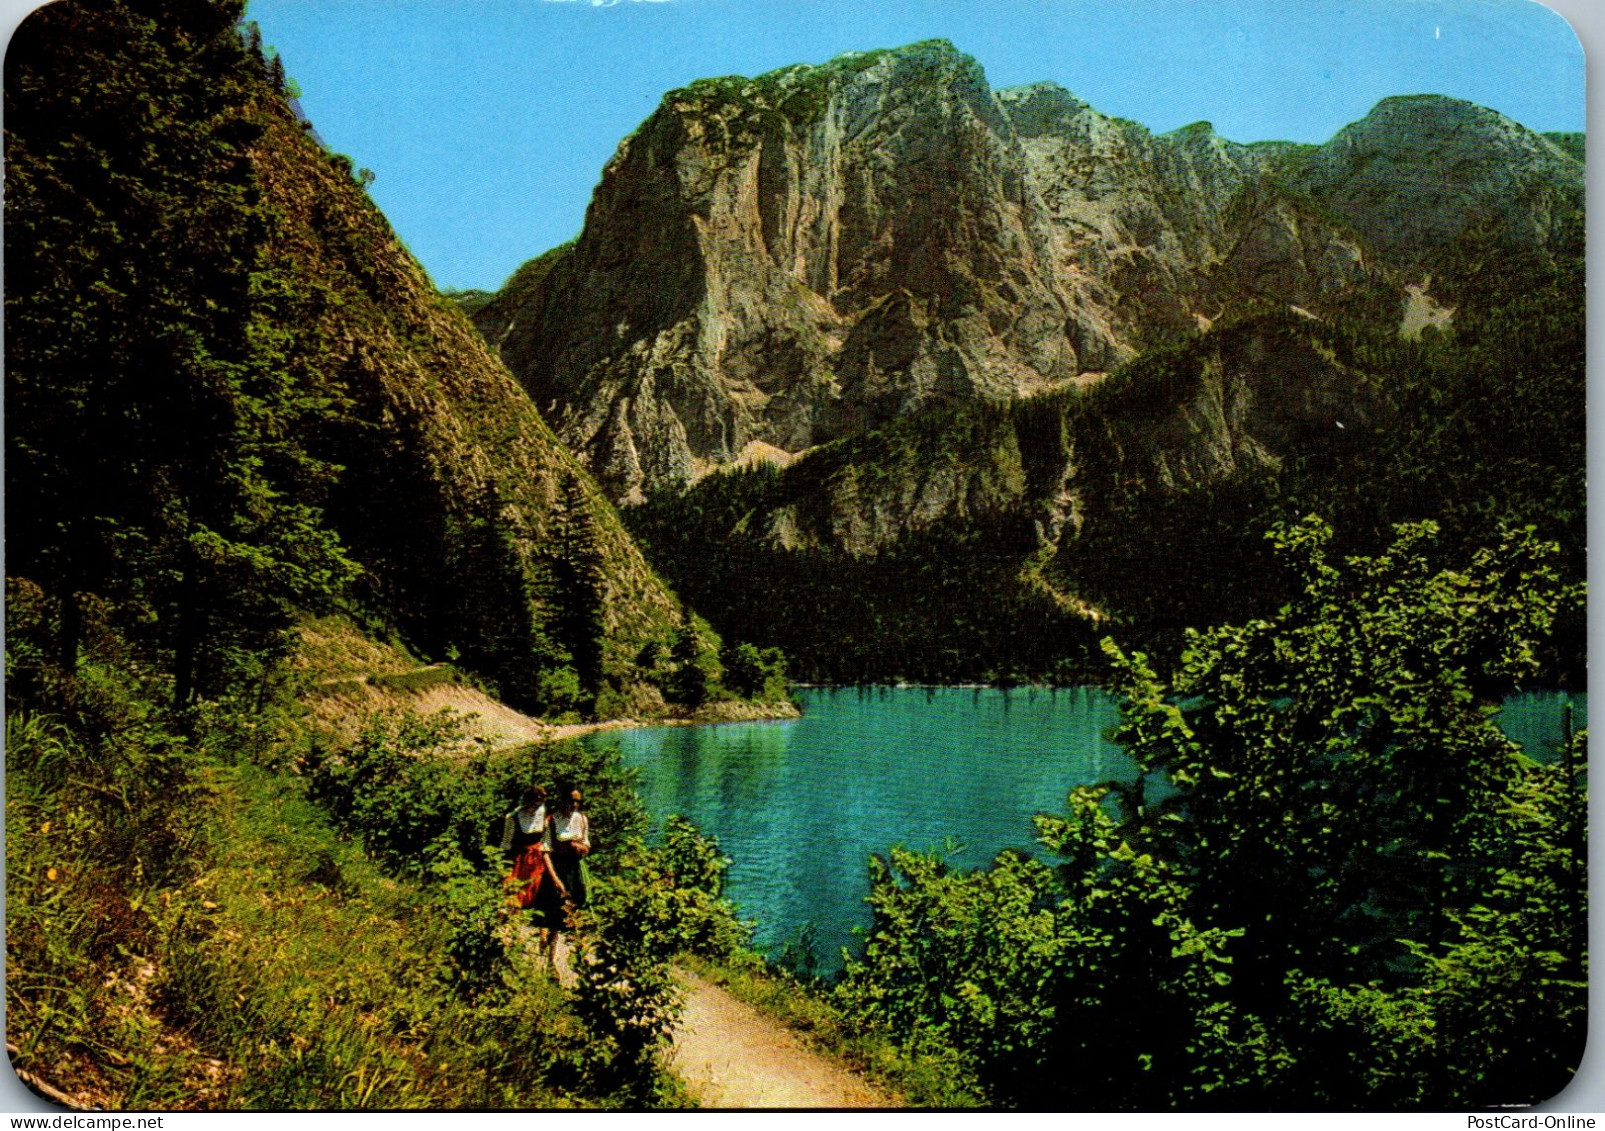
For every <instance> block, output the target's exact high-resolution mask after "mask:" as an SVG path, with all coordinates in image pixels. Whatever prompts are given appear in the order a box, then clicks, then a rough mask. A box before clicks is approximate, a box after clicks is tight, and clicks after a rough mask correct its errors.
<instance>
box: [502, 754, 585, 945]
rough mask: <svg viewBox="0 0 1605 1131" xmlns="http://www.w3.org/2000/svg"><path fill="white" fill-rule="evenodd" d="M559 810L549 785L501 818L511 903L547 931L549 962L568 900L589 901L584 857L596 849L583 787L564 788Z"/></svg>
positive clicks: (574, 904)
mask: <svg viewBox="0 0 1605 1131" xmlns="http://www.w3.org/2000/svg"><path fill="white" fill-rule="evenodd" d="M561 794H562V795H561V797H560V798H559V801H558V804H557V808H556V811H555V812H553V811H549V810H548V808H547V804H546V790H545V789H544V788H543V787H541V786H538V785H532V786H530V787H528V788H527V789H525V790H524V795H523V799H522V800H521V802H520V803H519V807H518V808H517V809H514V810H513V811H512V812H511V813H508V814H507V815H506V817H504V818H503V820H502V843H501V850H502V855H503V857H506V858H510V859H511V861H512V866H513V870H512V873H511V874H510V875H509V876H508V877H507V884H508V887H509V888H510V889H512V894H511V896H510V898H509V903H511V904H513V905H514V906H516V907H518V908H520V909H522V910H527V911H529V912H530V918H531V920H532V922H533V923H534V925H535V926H536V927H539V928H543V929H544V930H545V932H546V946H545V952H546V961H547V965H548V966H550V965H551V964H552V961H553V957H554V955H555V954H556V952H557V940H558V936H559V935H560V934H561V933H562V932H563V930H564V928H565V927H567V926H568V922H567V914H566V911H565V908H564V904H565V903H567V904H569V905H571V906H572V907H575V908H579V907H583V906H585V901H586V896H587V892H586V886H587V885H586V876H585V864H584V861H585V857H586V856H587V855H588V854H589V853H590V851H591V826H590V821H589V820H588V819H587V818H586V816H585V814H584V813H583V812H581V811H580V801H581V793H580V791H579V790H578V789H573V788H563V789H562V790H561Z"/></svg>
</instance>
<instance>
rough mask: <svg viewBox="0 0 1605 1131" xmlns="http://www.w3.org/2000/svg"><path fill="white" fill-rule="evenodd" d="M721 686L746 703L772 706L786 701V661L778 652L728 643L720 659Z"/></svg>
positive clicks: (774, 649)
mask: <svg viewBox="0 0 1605 1131" xmlns="http://www.w3.org/2000/svg"><path fill="white" fill-rule="evenodd" d="M720 658H721V661H722V663H723V664H724V683H725V686H726V687H728V688H729V689H730V690H731V691H734V692H735V693H736V694H737V695H740V696H742V697H743V698H746V699H758V700H760V701H762V702H775V701H777V700H783V699H785V697H786V657H785V655H784V654H783V653H782V652H781V651H780V649H779V648H764V649H761V650H760V649H759V648H758V647H757V646H756V645H754V644H737V645H735V646H734V647H731V646H730V644H729V642H728V641H727V642H726V644H725V646H724V648H723V650H722V651H721V655H720Z"/></svg>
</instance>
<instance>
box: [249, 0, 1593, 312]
mask: <svg viewBox="0 0 1605 1131" xmlns="http://www.w3.org/2000/svg"><path fill="white" fill-rule="evenodd" d="M248 15H249V16H250V17H251V18H253V19H256V20H257V21H258V22H259V23H260V24H261V25H262V31H263V38H264V39H265V40H266V42H267V43H268V44H269V45H271V46H272V47H274V48H276V49H277V50H278V51H279V52H280V54H281V55H282V56H283V58H284V61H285V65H286V68H287V69H288V71H289V74H290V76H291V77H292V78H293V79H294V80H295V81H296V83H297V84H298V85H299V87H300V88H301V92H302V98H301V103H302V107H303V109H304V110H305V111H306V113H307V115H308V116H309V117H310V118H311V119H312V121H313V124H314V125H315V126H316V127H317V130H318V132H319V134H320V135H321V136H322V137H323V138H324V140H325V141H326V142H327V143H328V144H329V146H330V147H331V148H333V149H335V150H337V151H339V152H341V153H346V154H349V155H350V156H351V158H352V159H353V161H355V162H356V164H357V165H358V166H359V167H361V166H366V167H368V168H371V169H372V170H373V171H374V172H375V174H376V175H377V181H376V182H375V184H374V185H373V187H372V189H371V190H370V191H371V192H372V195H373V197H374V199H375V200H376V201H377V202H378V204H379V206H380V207H381V208H382V209H384V211H385V214H386V215H387V216H388V217H389V218H390V221H391V223H392V224H393V225H394V226H395V228H396V231H397V232H398V233H399V234H400V235H401V237H402V239H404V240H405V241H406V242H407V245H408V246H409V247H410V248H411V249H412V251H413V253H414V254H416V255H417V256H418V258H419V259H420V260H421V261H422V262H423V264H424V266H425V267H426V268H428V270H429V272H430V274H431V275H432V277H433V278H434V280H435V282H436V283H437V284H438V285H440V286H443V287H483V288H487V289H493V288H495V287H498V286H500V285H501V283H502V282H503V280H505V279H506V277H507V276H508V275H509V274H511V273H512V271H513V270H514V268H516V267H517V266H518V265H519V264H520V263H522V262H523V261H524V260H526V259H528V258H530V257H531V256H534V255H537V254H539V253H540V252H541V251H544V250H545V249H546V248H548V247H551V246H552V245H554V244H557V243H561V242H562V241H563V240H566V239H569V238H571V237H572V236H574V235H576V234H577V233H578V232H579V229H580V227H581V225H582V224H583V222H584V215H585V206H586V204H587V202H588V201H589V199H590V194H591V190H592V189H593V188H594V187H595V185H596V181H597V178H598V176H599V174H600V173H601V169H602V166H603V164H604V163H605V162H606V161H607V159H608V157H610V156H611V155H612V153H613V150H614V149H615V148H616V147H617V145H618V143H619V141H620V139H622V138H623V137H624V136H625V135H627V134H628V133H629V132H630V131H631V130H633V129H634V128H635V127H636V126H637V125H639V124H640V122H641V121H642V120H643V119H644V118H645V117H646V116H647V115H648V114H650V113H651V112H652V110H653V108H654V107H655V106H656V105H657V104H658V101H659V99H660V98H661V97H662V95H663V93H664V92H665V91H668V90H671V89H673V88H675V87H677V86H683V85H685V84H686V83H688V82H691V81H692V80H694V79H697V78H702V77H705V76H710V75H730V74H744V75H753V74H759V73H761V72H763V71H767V70H773V69H774V68H776V67H781V66H785V65H787V64H790V63H797V62H809V63H817V62H823V61H825V60H826V59H829V58H830V57H831V56H833V55H836V54H838V53H840V52H842V51H849V50H866V49H871V48H876V47H889V46H896V45H898V44H903V43H910V42H913V41H915V40H920V39H930V38H935V37H942V38H946V39H950V40H952V41H953V43H954V44H955V45H956V46H957V47H958V48H959V49H960V50H962V51H965V52H967V53H968V54H970V55H973V56H974V57H975V58H976V59H977V60H979V61H980V63H981V65H982V66H983V67H984V68H985V69H986V72H987V77H988V78H989V79H990V80H991V82H992V85H993V86H994V87H1007V86H1017V85H1020V84H1022V83H1027V82H1035V81H1038V80H1044V79H1046V80H1051V81H1054V82H1057V83H1059V84H1061V85H1063V86H1065V87H1067V88H1068V89H1070V90H1071V91H1073V92H1075V93H1076V94H1077V95H1079V96H1080V97H1082V98H1084V99H1086V100H1087V101H1088V102H1090V103H1092V105H1093V106H1095V107H1097V108H1098V109H1099V110H1102V111H1104V112H1105V113H1110V114H1116V115H1119V116H1120V117H1124V118H1131V119H1134V120H1136V121H1138V122H1141V123H1143V124H1144V125H1146V126H1148V127H1149V128H1151V129H1153V130H1154V131H1156V132H1164V131H1167V130H1171V129H1175V128H1177V127H1178V126H1182V125H1186V124H1187V123H1189V122H1194V121H1198V120H1200V119H1207V120H1209V121H1211V122H1213V123H1214V125H1215V128H1216V129H1217V130H1218V131H1219V132H1220V133H1222V134H1223V135H1225V136H1226V137H1229V138H1232V139H1233V140H1236V141H1258V140H1263V139H1267V138H1283V139H1288V140H1295V141H1314V142H1319V141H1325V140H1326V139H1327V138H1329V137H1331V136H1332V134H1334V133H1335V132H1337V130H1338V129H1340V128H1341V127H1342V126H1344V125H1346V124H1347V123H1349V122H1351V121H1353V120H1355V119H1357V118H1359V117H1362V116H1363V115H1364V114H1365V113H1366V111H1368V110H1369V109H1370V108H1371V107H1372V106H1373V105H1375V104H1376V103H1377V102H1378V101H1379V100H1380V99H1382V98H1385V97H1387V96H1389V95H1393V94H1416V93H1437V94H1447V95H1452V96H1454V97H1458V98H1465V99H1469V100H1471V101H1473V102H1479V103H1481V104H1483V105H1485V106H1491V107H1493V108H1494V109H1496V110H1499V111H1501V112H1502V113H1505V114H1507V115H1509V116H1510V117H1512V118H1515V119H1516V120H1517V121H1520V122H1523V123H1524V124H1526V125H1529V126H1531V127H1533V128H1534V129H1539V130H1581V129H1582V128H1583V109H1584V101H1583V72H1584V65H1583V55H1582V49H1581V47H1580V46H1579V45H1578V43H1577V40H1576V38H1575V37H1574V36H1573V34H1572V32H1571V30H1570V29H1569V27H1568V26H1567V25H1566V23H1565V22H1564V21H1563V20H1562V19H1561V18H1560V17H1559V16H1557V15H1556V14H1555V13H1553V12H1551V11H1550V10H1549V9H1547V8H1545V7H1543V6H1541V5H1540V4H1538V3H1536V2H1534V0H880V2H876V0H250V5H249V10H248Z"/></svg>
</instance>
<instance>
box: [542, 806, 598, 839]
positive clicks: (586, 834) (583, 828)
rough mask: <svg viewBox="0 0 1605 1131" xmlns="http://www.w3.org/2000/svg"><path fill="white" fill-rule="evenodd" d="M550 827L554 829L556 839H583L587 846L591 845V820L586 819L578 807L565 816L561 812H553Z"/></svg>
mask: <svg viewBox="0 0 1605 1131" xmlns="http://www.w3.org/2000/svg"><path fill="white" fill-rule="evenodd" d="M552 828H553V829H554V830H555V831H556V833H557V839H558V840H566V841H575V840H577V841H583V842H584V843H585V846H586V847H587V848H590V847H593V845H592V844H591V822H589V821H587V820H586V819H585V814H584V813H581V812H580V811H579V810H578V809H576V810H575V811H574V812H572V813H570V814H569V815H568V816H566V817H565V816H563V814H561V813H555V814H553V815H552Z"/></svg>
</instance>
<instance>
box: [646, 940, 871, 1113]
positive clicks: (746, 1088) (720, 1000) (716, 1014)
mask: <svg viewBox="0 0 1605 1131" xmlns="http://www.w3.org/2000/svg"><path fill="white" fill-rule="evenodd" d="M675 976H676V977H677V978H679V980H680V982H681V984H682V985H684V986H685V988H686V1003H685V1012H684V1014H683V1015H682V1016H681V1018H680V1024H679V1025H678V1026H677V1027H676V1028H675V1032H674V1051H673V1054H672V1056H671V1060H670V1063H671V1064H672V1066H673V1067H674V1070H675V1072H676V1073H678V1074H679V1076H680V1078H681V1079H682V1080H684V1081H685V1083H686V1086H687V1088H689V1089H690V1091H691V1094H692V1095H693V1096H695V1097H696V1099H697V1102H698V1103H699V1104H700V1105H701V1106H702V1107H708V1108H866V1107H893V1106H895V1103H896V1101H894V1100H892V1099H891V1098H890V1097H888V1096H886V1095H884V1094H882V1093H881V1092H878V1091H876V1090H875V1089H874V1088H872V1087H871V1086H870V1085H869V1084H867V1083H866V1082H865V1081H863V1080H861V1079H860V1078H859V1077H857V1076H854V1075H853V1074H852V1073H851V1072H848V1071H847V1070H846V1069H845V1068H842V1067H840V1066H839V1065H837V1064H834V1063H832V1062H831V1061H828V1060H826V1059H825V1058H824V1057H822V1056H820V1055H819V1054H818V1053H816V1052H814V1051H813V1050H812V1049H810V1048H808V1047H807V1046H806V1045H805V1044H803V1042H802V1040H801V1039H800V1038H798V1037H797V1036H796V1035H795V1034H793V1033H791V1032H790V1031H788V1030H787V1029H786V1028H785V1027H784V1026H782V1025H780V1024H779V1023H778V1022H776V1021H775V1020H774V1019H773V1018H772V1017H770V1016H768V1015H767V1014H765V1013H763V1012H761V1011H759V1010H757V1009H754V1008H753V1007H752V1006H750V1005H748V1004H746V1003H745V1002H743V1001H738V1000H737V999H736V998H734V997H732V996H731V995H730V994H729V993H727V992H725V991H724V990H723V989H720V988H719V987H718V986H716V985H714V984H713V983H712V982H709V981H707V980H706V979H704V978H699V977H697V976H696V975H695V974H692V973H691V972H690V971H687V970H677V971H676V972H675Z"/></svg>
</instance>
